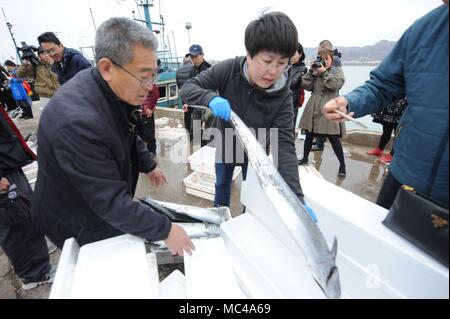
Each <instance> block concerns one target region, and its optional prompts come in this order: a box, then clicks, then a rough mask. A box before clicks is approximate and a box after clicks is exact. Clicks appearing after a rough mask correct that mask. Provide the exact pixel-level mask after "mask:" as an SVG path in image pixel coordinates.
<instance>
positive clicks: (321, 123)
mask: <svg viewBox="0 0 450 319" xmlns="http://www.w3.org/2000/svg"><path fill="white" fill-rule="evenodd" d="M319 56H320V58H321V62H319V60H318V61H316V62H314V63H313V65H312V67H311V68H310V70H309V72H308V73H307V74H305V75H304V76H303V79H302V87H303V88H304V89H305V90H307V91H311V92H312V94H311V97H310V98H309V100H308V103H307V104H306V107H305V110H304V112H303V115H302V118H301V120H300V127H301V129H302V130H303V131H304V132H305V134H306V139H305V143H304V151H303V158H302V159H301V160H300V161H299V165H305V164H308V155H309V153H310V151H311V147H312V141H313V138H314V137H315V136H326V137H328V139H329V140H330V142H331V146H332V147H333V150H334V153H335V154H336V156H337V158H338V159H339V163H340V165H339V176H341V177H345V175H346V170H345V158H344V151H343V149H342V144H341V141H340V138H341V137H342V136H343V134H344V133H345V132H344V131H345V128H344V127H343V126H340V125H339V123H335V122H331V121H328V120H327V119H326V118H325V115H324V114H323V106H324V105H325V103H327V102H328V101H329V100H331V99H333V98H335V97H336V96H337V95H338V92H339V90H340V89H341V88H342V86H343V85H344V82H345V78H344V73H343V72H342V69H341V68H336V67H333V51H331V50H321V51H320V52H319Z"/></svg>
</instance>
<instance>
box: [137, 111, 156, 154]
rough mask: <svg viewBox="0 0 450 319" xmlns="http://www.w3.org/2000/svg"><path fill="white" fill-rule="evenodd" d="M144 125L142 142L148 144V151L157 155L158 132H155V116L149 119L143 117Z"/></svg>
mask: <svg viewBox="0 0 450 319" xmlns="http://www.w3.org/2000/svg"><path fill="white" fill-rule="evenodd" d="M141 123H142V136H141V138H142V140H143V141H144V142H145V143H146V144H147V149H148V151H149V152H150V153H152V154H153V155H156V131H155V115H154V114H153V115H152V117H150V118H148V117H147V116H145V115H143V116H142V117H141Z"/></svg>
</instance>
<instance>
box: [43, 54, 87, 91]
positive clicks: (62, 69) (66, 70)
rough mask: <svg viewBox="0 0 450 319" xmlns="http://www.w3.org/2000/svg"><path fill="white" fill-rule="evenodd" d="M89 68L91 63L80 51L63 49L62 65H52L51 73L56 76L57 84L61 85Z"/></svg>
mask: <svg viewBox="0 0 450 319" xmlns="http://www.w3.org/2000/svg"><path fill="white" fill-rule="evenodd" d="M89 68H92V65H91V63H90V62H89V61H88V60H87V59H86V58H85V57H84V56H83V54H82V53H81V52H80V51H77V50H75V49H69V48H64V58H63V61H62V65H61V63H58V62H55V63H53V67H52V71H53V72H55V73H56V75H58V81H59V84H61V85H63V84H64V83H66V82H67V81H69V80H70V79H71V78H73V77H74V76H75V74H77V73H78V72H80V71H81V70H84V69H89Z"/></svg>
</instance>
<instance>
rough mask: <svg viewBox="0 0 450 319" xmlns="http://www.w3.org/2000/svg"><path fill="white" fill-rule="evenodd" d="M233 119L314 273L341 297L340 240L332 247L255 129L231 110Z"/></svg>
mask: <svg viewBox="0 0 450 319" xmlns="http://www.w3.org/2000/svg"><path fill="white" fill-rule="evenodd" d="M230 122H231V123H232V125H233V126H234V128H235V130H236V135H237V136H238V137H239V140H240V141H241V143H242V145H243V146H244V148H245V149H246V152H247V156H248V159H249V163H250V165H251V166H252V168H253V169H254V170H255V172H256V175H257V176H258V179H259V182H260V184H261V187H262V188H263V190H264V192H265V193H266V195H267V197H268V198H269V200H270V201H271V202H272V204H273V206H274V207H279V208H280V209H278V212H279V214H280V217H281V219H282V220H283V222H284V224H285V225H286V227H287V228H288V229H289V232H290V235H291V236H292V238H293V239H294V240H295V242H296V244H297V245H298V247H299V248H300V250H301V251H302V252H303V254H304V256H305V259H306V261H307V262H308V264H309V266H310V268H311V271H312V276H313V278H314V279H315V281H316V282H317V283H318V284H319V285H320V287H321V288H322V289H323V291H324V292H325V294H326V295H327V297H328V298H340V296H341V286H340V281H339V272H338V268H337V267H336V253H337V240H336V238H335V239H334V243H333V247H332V249H331V251H330V250H329V248H328V245H327V242H326V241H325V238H324V236H323V234H322V232H321V231H320V229H319V227H318V226H317V224H316V223H315V221H314V220H313V218H312V217H311V215H310V214H309V213H308V211H307V210H306V208H305V206H304V205H303V204H302V203H301V202H300V200H299V199H298V198H297V196H296V195H295V194H294V192H292V190H291V188H290V187H289V186H288V185H287V183H286V182H285V181H284V179H283V178H282V177H281V175H280V173H279V172H278V170H277V169H276V168H275V166H274V165H273V164H272V162H271V161H270V159H269V157H268V156H267V154H266V152H265V151H264V149H263V148H262V147H261V145H260V144H259V143H258V141H257V140H256V138H255V136H254V135H253V133H252V132H251V131H250V130H249V128H248V127H247V126H246V125H245V124H244V122H243V121H242V120H241V119H240V118H239V116H238V115H237V114H236V113H234V112H231V119H230Z"/></svg>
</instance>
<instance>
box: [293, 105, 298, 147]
mask: <svg viewBox="0 0 450 319" xmlns="http://www.w3.org/2000/svg"><path fill="white" fill-rule="evenodd" d="M297 116H298V106H294V123H293V127H294V140H295V129H296V127H295V124H297Z"/></svg>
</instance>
